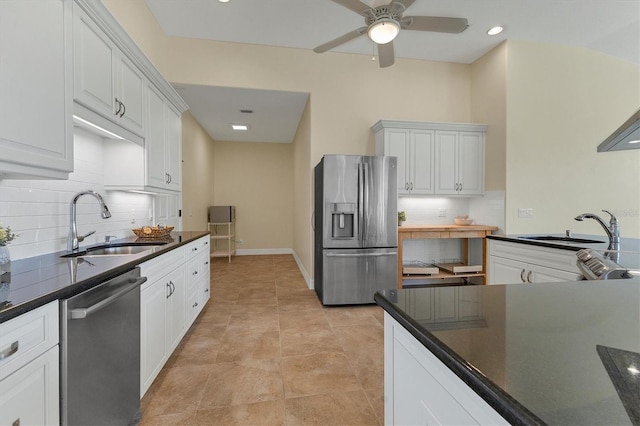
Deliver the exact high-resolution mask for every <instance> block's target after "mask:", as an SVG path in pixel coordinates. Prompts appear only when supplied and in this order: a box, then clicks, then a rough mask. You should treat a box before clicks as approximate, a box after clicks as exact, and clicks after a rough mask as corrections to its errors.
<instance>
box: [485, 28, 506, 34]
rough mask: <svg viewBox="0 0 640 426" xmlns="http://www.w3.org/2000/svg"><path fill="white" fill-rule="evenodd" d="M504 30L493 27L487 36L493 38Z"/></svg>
mask: <svg viewBox="0 0 640 426" xmlns="http://www.w3.org/2000/svg"><path fill="white" fill-rule="evenodd" d="M502 30H504V28H502V27H500V26H498V27H493V28H490V29H489V30H487V34H489V35H491V36H493V35H497V34H500V33H501V32H502Z"/></svg>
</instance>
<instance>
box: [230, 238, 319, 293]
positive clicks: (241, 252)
mask: <svg viewBox="0 0 640 426" xmlns="http://www.w3.org/2000/svg"><path fill="white" fill-rule="evenodd" d="M269 254H272V255H273V254H290V255H292V256H293V259H294V260H295V261H296V264H297V265H298V269H300V272H301V273H302V278H303V279H304V282H305V283H306V284H307V287H309V290H313V288H314V287H313V280H312V279H311V276H310V275H309V273H308V272H307V270H306V269H305V268H304V266H303V265H302V262H301V261H300V258H299V257H298V255H297V254H296V253H295V252H294V251H293V249H290V248H283V249H236V255H237V256H262V255H269Z"/></svg>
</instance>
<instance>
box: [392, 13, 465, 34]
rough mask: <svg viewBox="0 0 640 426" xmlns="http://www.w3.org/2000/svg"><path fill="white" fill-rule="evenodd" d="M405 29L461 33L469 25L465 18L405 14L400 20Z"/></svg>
mask: <svg viewBox="0 0 640 426" xmlns="http://www.w3.org/2000/svg"><path fill="white" fill-rule="evenodd" d="M400 25H401V26H402V28H403V29H407V30H413V31H433V32H437V33H461V32H463V31H464V30H466V29H467V27H468V26H469V23H468V21H467V20H466V19H465V18H446V17H441V16H405V17H403V18H402V19H401V20H400Z"/></svg>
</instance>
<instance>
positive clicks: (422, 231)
mask: <svg viewBox="0 0 640 426" xmlns="http://www.w3.org/2000/svg"><path fill="white" fill-rule="evenodd" d="M497 229H498V227H497V226H487V225H466V226H462V225H403V226H399V227H398V288H402V280H403V274H402V260H403V259H402V257H403V250H402V245H403V242H404V240H411V239H439V238H462V239H463V243H462V252H463V253H462V260H463V263H464V264H467V262H468V260H469V238H482V239H483V240H484V239H485V237H486V236H487V235H491V231H496V230H497ZM486 271H487V244H486V241H483V242H482V272H478V273H473V274H455V275H453V274H449V273H443V272H441V273H439V274H437V275H425V276H412V278H442V279H447V278H467V277H482V279H483V281H484V276H485V274H486Z"/></svg>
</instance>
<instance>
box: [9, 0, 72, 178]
mask: <svg viewBox="0 0 640 426" xmlns="http://www.w3.org/2000/svg"><path fill="white" fill-rule="evenodd" d="M71 6H72V4H71V2H68V1H64V2H63V1H62V0H55V1H51V0H35V1H28V2H27V1H23V0H3V1H0V152H1V153H2V154H1V155H0V172H3V174H4V175H5V176H12V175H13V174H15V175H16V177H22V175H24V176H28V175H32V176H41V177H51V178H57V179H66V178H67V177H68V173H69V172H71V171H72V170H73V122H72V109H73V105H72V102H73V98H72V93H71V87H72V84H73V81H72V76H73V72H72V65H73V64H72V62H71V60H72V37H71V35H72V28H71V25H72V22H71Z"/></svg>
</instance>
